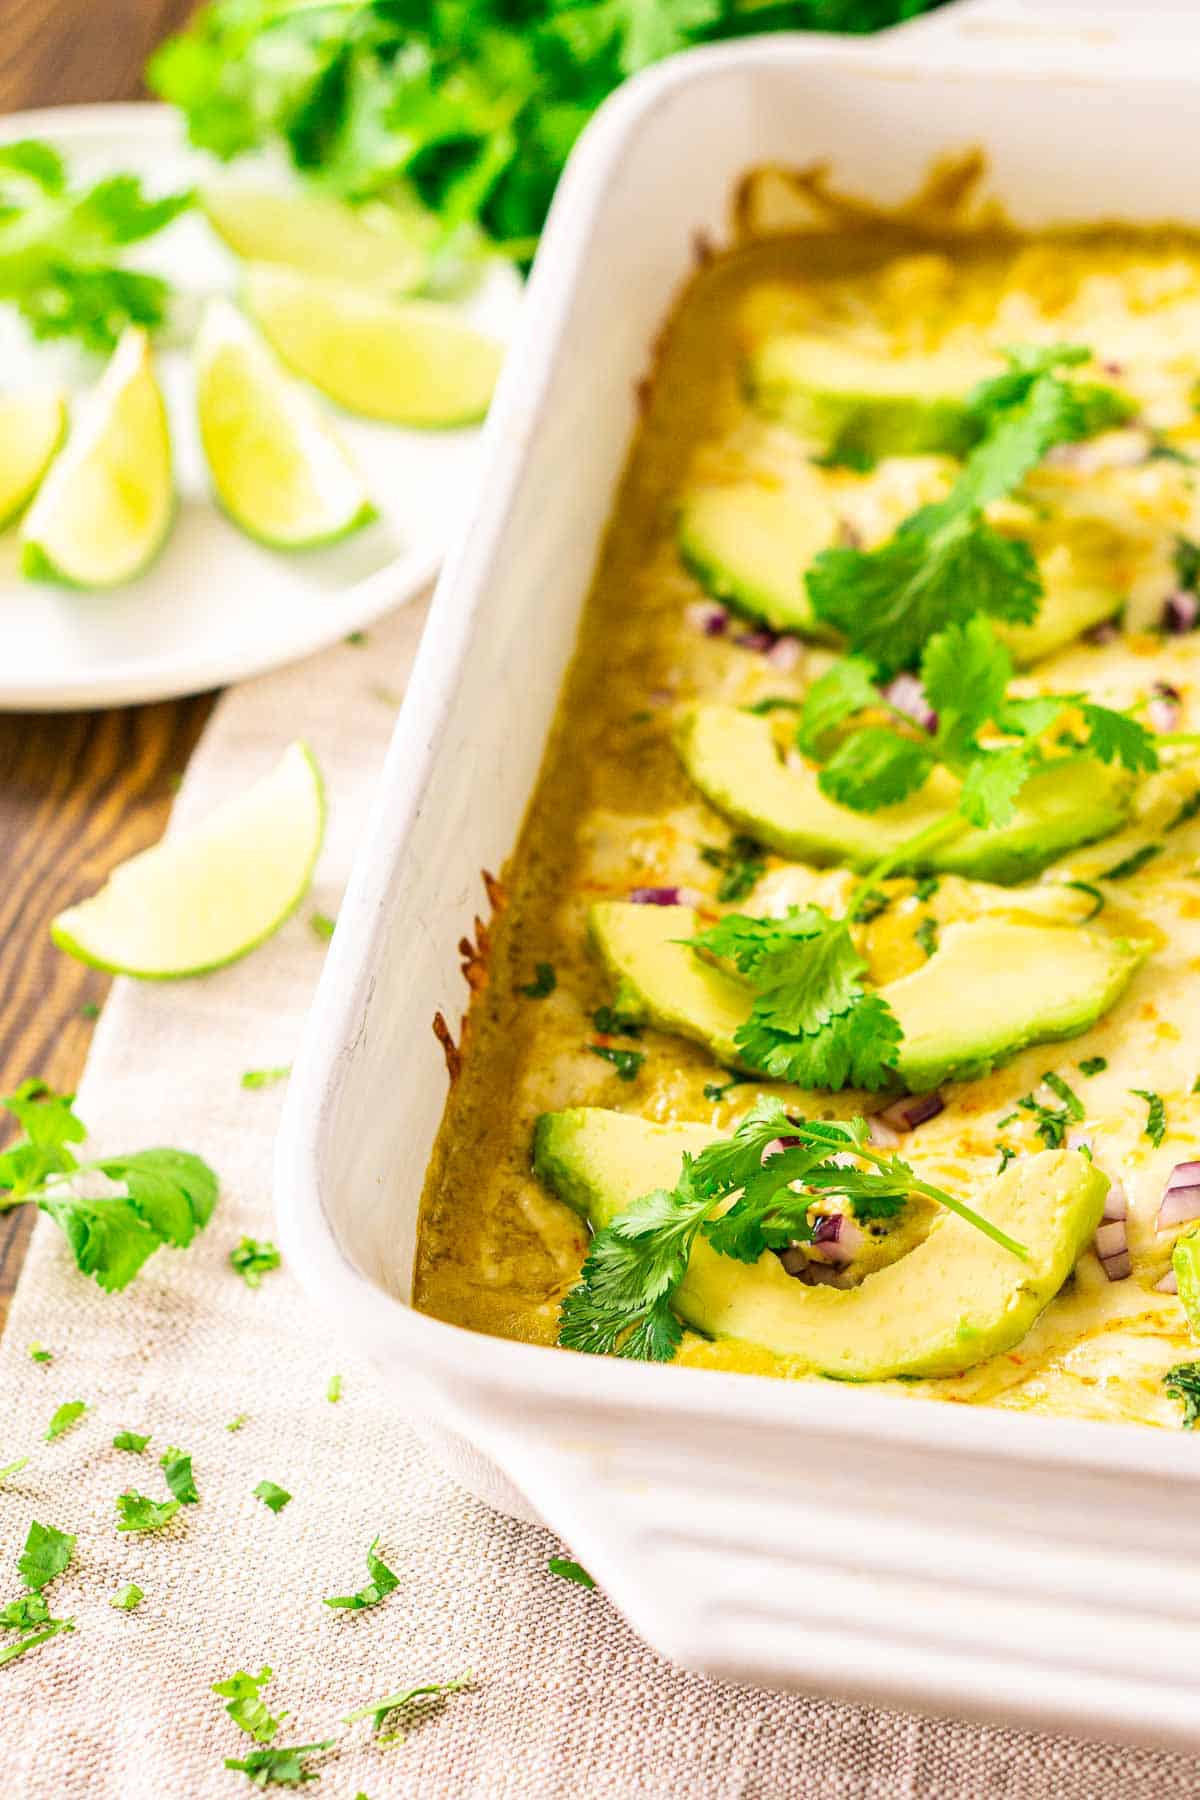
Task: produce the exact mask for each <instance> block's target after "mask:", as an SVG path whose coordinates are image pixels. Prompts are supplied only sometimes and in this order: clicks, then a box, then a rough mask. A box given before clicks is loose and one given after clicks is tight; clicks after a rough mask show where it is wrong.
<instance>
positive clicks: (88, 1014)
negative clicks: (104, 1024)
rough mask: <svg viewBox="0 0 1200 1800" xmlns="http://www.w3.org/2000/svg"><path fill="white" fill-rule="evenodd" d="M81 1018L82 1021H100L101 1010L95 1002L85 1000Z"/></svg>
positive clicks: (80, 1011)
mask: <svg viewBox="0 0 1200 1800" xmlns="http://www.w3.org/2000/svg"><path fill="white" fill-rule="evenodd" d="M79 1016H80V1018H81V1019H88V1020H91V1019H98V1018H99V1017H100V1008H99V1007H98V1006H97V1005H96V1002H95V1001H94V1000H85V1001H84V1003H83V1005H82V1006H81V1007H80V1009H79Z"/></svg>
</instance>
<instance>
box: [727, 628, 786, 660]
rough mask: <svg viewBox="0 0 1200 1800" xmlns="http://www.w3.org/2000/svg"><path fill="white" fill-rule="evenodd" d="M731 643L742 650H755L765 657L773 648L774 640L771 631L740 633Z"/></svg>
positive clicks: (773, 634)
mask: <svg viewBox="0 0 1200 1800" xmlns="http://www.w3.org/2000/svg"><path fill="white" fill-rule="evenodd" d="M733 641H734V643H735V644H737V645H738V646H739V648H741V649H742V650H757V651H759V652H760V653H761V654H762V655H764V656H765V655H766V653H767V651H768V650H773V649H774V648H775V643H776V638H775V633H774V632H773V631H740V632H739V633H738V635H737V637H735V638H734V640H733Z"/></svg>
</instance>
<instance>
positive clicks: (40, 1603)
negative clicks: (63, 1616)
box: [0, 1594, 50, 1631]
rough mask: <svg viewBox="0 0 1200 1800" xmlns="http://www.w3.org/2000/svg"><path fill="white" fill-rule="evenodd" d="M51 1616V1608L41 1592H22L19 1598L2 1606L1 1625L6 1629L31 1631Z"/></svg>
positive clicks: (0, 1612)
mask: <svg viewBox="0 0 1200 1800" xmlns="http://www.w3.org/2000/svg"><path fill="white" fill-rule="evenodd" d="M49 1617H50V1608H49V1607H48V1606H47V1604H46V1601H45V1599H44V1597H43V1596H42V1595H41V1594H22V1595H21V1597H20V1599H19V1600H10V1601H9V1603H8V1605H7V1606H3V1607H0V1626H3V1628H4V1630H5V1631H30V1630H32V1628H33V1627H34V1626H35V1625H44V1624H46V1622H47V1620H48V1619H49Z"/></svg>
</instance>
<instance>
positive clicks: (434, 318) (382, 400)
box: [246, 263, 503, 426]
mask: <svg viewBox="0 0 1200 1800" xmlns="http://www.w3.org/2000/svg"><path fill="white" fill-rule="evenodd" d="M246 301H247V304H248V306H249V309H250V311H251V313H252V314H253V315H254V317H255V319H257V321H258V323H259V324H260V325H261V326H262V329H263V331H264V332H265V333H266V335H267V337H268V339H269V340H270V342H271V343H272V344H273V345H274V347H275V349H276V350H277V351H278V352H279V354H280V356H282V358H283V360H284V362H285V363H287V364H288V366H289V367H290V368H292V369H295V371H296V372H297V374H300V375H303V376H305V377H306V378H307V379H308V380H309V381H311V382H313V383H314V385H315V386H317V387H319V388H320V389H321V391H322V393H324V394H328V395H329V397H330V399H331V400H336V401H337V403H338V405H339V406H344V407H345V408H346V410H347V412H353V413H363V414H365V415H366V417H367V418H369V419H385V420H387V421H388V422H389V423H390V424H393V425H421V426H439V425H441V426H445V425H471V424H473V423H474V422H475V421H476V420H477V419H481V418H482V417H483V415H484V413H485V412H486V411H487V408H488V402H489V400H490V399H491V397H492V389H493V388H494V387H495V385H496V376H497V374H498V373H499V370H500V363H501V360H502V357H503V351H502V349H501V347H500V345H499V344H497V343H496V342H495V341H494V340H493V339H492V338H488V337H484V336H483V335H482V333H481V332H478V331H475V330H474V329H473V328H472V327H471V326H470V325H467V324H465V323H464V321H463V320H462V318H461V317H460V316H459V314H458V313H456V312H455V311H454V310H453V308H451V307H449V306H442V305H439V304H438V303H437V301H435V300H411V301H408V302H406V303H404V304H399V303H397V302H394V301H391V300H389V299H387V298H386V296H385V295H383V294H380V293H378V292H375V291H373V290H372V289H370V288H354V287H349V286H346V285H344V284H343V283H341V282H337V281H319V280H315V279H313V278H311V277H309V276H304V275H297V274H295V273H294V272H293V271H292V270H290V269H284V268H280V267H279V266H278V265H269V264H267V263H255V264H253V265H251V267H250V269H249V270H248V272H247V278H246Z"/></svg>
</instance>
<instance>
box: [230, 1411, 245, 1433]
mask: <svg viewBox="0 0 1200 1800" xmlns="http://www.w3.org/2000/svg"><path fill="white" fill-rule="evenodd" d="M249 1417H250V1414H249V1413H238V1415H237V1417H236V1418H233V1419H230V1421H229V1423H228V1425H227V1426H226V1427H225V1429H226V1431H240V1430H241V1429H242V1426H243V1425H244V1424H245V1423H246V1420H247V1419H248V1418H249Z"/></svg>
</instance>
